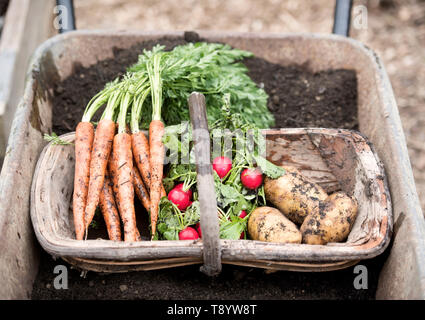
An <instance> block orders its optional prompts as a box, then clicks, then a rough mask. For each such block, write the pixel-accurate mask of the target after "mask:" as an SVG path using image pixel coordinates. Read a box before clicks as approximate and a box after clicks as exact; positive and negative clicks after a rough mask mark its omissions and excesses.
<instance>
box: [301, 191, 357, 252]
mask: <svg viewBox="0 0 425 320" xmlns="http://www.w3.org/2000/svg"><path fill="white" fill-rule="evenodd" d="M356 216H357V201H356V200H355V199H354V198H352V197H350V196H348V195H347V194H345V193H343V192H336V193H333V194H332V195H330V196H329V197H328V199H326V200H325V201H324V202H323V204H322V205H321V206H320V208H319V210H318V211H315V212H313V213H311V214H310V215H308V216H307V217H306V218H305V220H304V223H303V224H302V226H301V229H300V231H301V233H302V236H303V243H307V244H326V243H328V242H341V241H344V240H345V239H346V238H347V237H348V234H349V233H350V230H351V227H352V225H353V223H354V220H355V219H356Z"/></svg>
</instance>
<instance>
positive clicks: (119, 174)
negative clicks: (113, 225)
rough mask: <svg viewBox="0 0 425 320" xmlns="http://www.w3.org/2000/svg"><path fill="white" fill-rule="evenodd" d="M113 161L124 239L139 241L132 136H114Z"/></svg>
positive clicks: (123, 134)
mask: <svg viewBox="0 0 425 320" xmlns="http://www.w3.org/2000/svg"><path fill="white" fill-rule="evenodd" d="M113 153H114V155H113V161H115V165H114V166H116V167H115V169H116V179H117V181H116V182H117V188H118V190H117V198H118V203H119V210H120V215H121V220H122V222H123V225H124V241H137V226H136V213H135V209H134V186H133V154H132V152H131V137H130V135H128V134H127V133H119V134H117V135H116V136H115V138H114V144H113Z"/></svg>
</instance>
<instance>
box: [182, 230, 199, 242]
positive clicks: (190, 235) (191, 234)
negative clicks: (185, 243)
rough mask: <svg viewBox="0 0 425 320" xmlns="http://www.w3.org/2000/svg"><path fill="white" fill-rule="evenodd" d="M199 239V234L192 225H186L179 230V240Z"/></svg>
mask: <svg viewBox="0 0 425 320" xmlns="http://www.w3.org/2000/svg"><path fill="white" fill-rule="evenodd" d="M196 239H199V234H198V233H197V232H196V230H195V229H193V228H192V227H186V228H185V229H183V230H182V231H180V232H179V240H196Z"/></svg>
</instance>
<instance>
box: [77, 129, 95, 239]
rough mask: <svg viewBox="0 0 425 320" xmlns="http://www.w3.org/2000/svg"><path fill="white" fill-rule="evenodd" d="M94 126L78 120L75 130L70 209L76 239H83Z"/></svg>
mask: <svg viewBox="0 0 425 320" xmlns="http://www.w3.org/2000/svg"><path fill="white" fill-rule="evenodd" d="M93 137H94V128H93V125H92V124H91V123H90V122H83V121H82V122H80V123H79V124H78V125H77V129H76V130H75V174H74V194H73V203H72V211H73V215H74V227H75V235H76V239H77V240H83V238H84V230H85V225H84V224H85V221H84V212H85V208H86V202H87V193H88V189H89V178H90V157H91V149H92V145H93Z"/></svg>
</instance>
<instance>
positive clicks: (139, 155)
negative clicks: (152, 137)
mask: <svg viewBox="0 0 425 320" xmlns="http://www.w3.org/2000/svg"><path fill="white" fill-rule="evenodd" d="M131 145H132V151H133V155H134V161H135V163H136V165H137V168H138V169H139V172H140V175H141V177H142V179H143V182H144V184H145V186H146V188H147V189H148V192H149V191H150V185H151V166H150V150H149V141H148V139H147V138H146V136H145V134H144V133H143V132H142V131H138V132H135V133H133V134H132V135H131ZM165 196H167V193H166V192H165V188H164V185H163V184H162V183H161V198H162V197H165Z"/></svg>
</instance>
